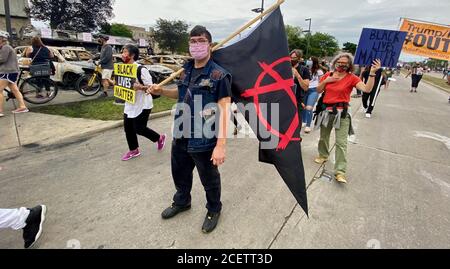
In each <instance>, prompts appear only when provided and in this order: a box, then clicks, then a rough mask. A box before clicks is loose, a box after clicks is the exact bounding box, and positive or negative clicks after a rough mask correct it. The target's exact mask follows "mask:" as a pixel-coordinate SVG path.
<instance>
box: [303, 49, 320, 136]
mask: <svg viewBox="0 0 450 269" xmlns="http://www.w3.org/2000/svg"><path fill="white" fill-rule="evenodd" d="M311 60H312V68H311V81H310V83H309V89H308V91H307V92H306V95H305V106H306V108H305V110H303V116H302V118H303V123H304V124H306V128H305V133H307V134H309V133H310V132H311V131H312V130H311V123H312V118H313V109H314V106H315V105H316V103H317V99H318V98H319V94H318V93H317V87H318V86H319V82H320V79H321V78H322V76H323V75H324V73H323V71H322V70H321V69H320V66H319V59H318V58H317V57H311Z"/></svg>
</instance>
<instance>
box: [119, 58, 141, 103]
mask: <svg viewBox="0 0 450 269" xmlns="http://www.w3.org/2000/svg"><path fill="white" fill-rule="evenodd" d="M137 70H138V66H137V65H135V64H114V75H115V80H116V84H115V85H114V97H116V98H119V99H121V100H125V101H126V102H127V103H130V104H134V103H135V102H136V91H135V90H134V89H133V85H134V82H135V81H136V78H137Z"/></svg>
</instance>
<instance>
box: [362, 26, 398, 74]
mask: <svg viewBox="0 0 450 269" xmlns="http://www.w3.org/2000/svg"><path fill="white" fill-rule="evenodd" d="M405 39H406V33H405V32H400V31H391V30H383V29H371V28H364V29H363V31H362V34H361V38H360V40H359V45H358V49H357V51H356V56H355V64H358V65H365V66H368V65H372V63H373V61H374V60H376V59H380V60H381V65H382V66H383V67H395V66H397V63H398V59H399V58H400V53H401V52H402V48H403V43H404V42H405Z"/></svg>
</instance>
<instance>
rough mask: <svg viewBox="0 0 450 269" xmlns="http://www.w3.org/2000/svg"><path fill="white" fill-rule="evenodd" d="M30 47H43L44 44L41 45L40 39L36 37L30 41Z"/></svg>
mask: <svg viewBox="0 0 450 269" xmlns="http://www.w3.org/2000/svg"><path fill="white" fill-rule="evenodd" d="M31 45H32V46H33V47H43V46H44V43H42V39H41V38H40V37H38V36H35V37H33V39H31Z"/></svg>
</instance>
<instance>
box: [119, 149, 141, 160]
mask: <svg viewBox="0 0 450 269" xmlns="http://www.w3.org/2000/svg"><path fill="white" fill-rule="evenodd" d="M139 156H141V153H140V152H139V149H137V150H133V151H130V152H128V153H127V154H125V155H123V157H122V161H129V160H131V159H133V158H137V157H139Z"/></svg>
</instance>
